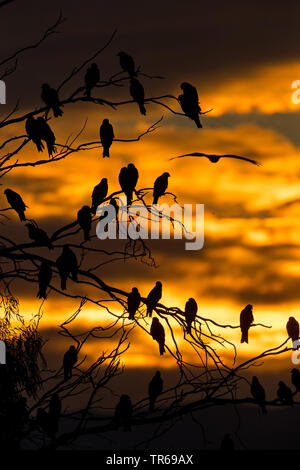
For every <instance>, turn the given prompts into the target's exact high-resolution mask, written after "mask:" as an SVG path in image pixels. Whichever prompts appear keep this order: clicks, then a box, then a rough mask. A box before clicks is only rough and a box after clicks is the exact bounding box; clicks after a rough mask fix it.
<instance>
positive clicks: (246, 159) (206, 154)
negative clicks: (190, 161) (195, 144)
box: [169, 152, 261, 166]
mask: <svg viewBox="0 0 300 470" xmlns="http://www.w3.org/2000/svg"><path fill="white" fill-rule="evenodd" d="M183 157H206V158H209V157H219V158H237V159H238V160H245V161H246V162H249V163H252V164H253V165H257V166H261V164H260V163H259V162H257V161H256V160H251V159H250V158H247V157H240V156H239V155H210V154H208V153H200V152H194V153H186V154H184V155H179V156H178V157H173V158H170V159H169V160H175V159H176V158H183Z"/></svg>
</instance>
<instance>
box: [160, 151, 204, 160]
mask: <svg viewBox="0 0 300 470" xmlns="http://www.w3.org/2000/svg"><path fill="white" fill-rule="evenodd" d="M207 156H208V155H206V153H199V152H194V153H185V154H184V155H179V156H178V157H173V158H169V160H175V159H176V158H183V157H207Z"/></svg>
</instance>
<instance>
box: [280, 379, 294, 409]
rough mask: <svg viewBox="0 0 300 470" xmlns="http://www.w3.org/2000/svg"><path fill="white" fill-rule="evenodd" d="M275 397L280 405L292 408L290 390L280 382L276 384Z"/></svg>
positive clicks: (292, 401) (292, 402)
mask: <svg viewBox="0 0 300 470" xmlns="http://www.w3.org/2000/svg"><path fill="white" fill-rule="evenodd" d="M277 395H278V398H279V401H281V403H283V404H285V405H290V406H293V404H294V400H293V394H292V390H291V389H290V388H289V387H288V386H287V385H285V383H284V382H282V381H280V382H279V383H278V390H277Z"/></svg>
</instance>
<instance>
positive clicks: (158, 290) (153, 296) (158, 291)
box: [146, 281, 162, 317]
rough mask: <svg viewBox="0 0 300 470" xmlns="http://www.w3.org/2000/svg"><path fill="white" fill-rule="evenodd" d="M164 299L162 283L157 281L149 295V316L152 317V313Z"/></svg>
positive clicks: (147, 302)
mask: <svg viewBox="0 0 300 470" xmlns="http://www.w3.org/2000/svg"><path fill="white" fill-rule="evenodd" d="M161 297H162V283H161V282H160V281H157V282H156V284H155V286H154V287H153V289H151V291H150V292H149V294H148V297H147V301H146V305H147V315H149V317H152V312H153V310H154V309H155V307H156V306H157V304H158V302H159V301H160V299H161Z"/></svg>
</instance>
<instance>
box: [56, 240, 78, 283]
mask: <svg viewBox="0 0 300 470" xmlns="http://www.w3.org/2000/svg"><path fill="white" fill-rule="evenodd" d="M56 266H57V268H58V272H59V275H60V278H61V288H62V290H65V289H66V287H67V279H68V277H69V275H70V274H71V277H72V279H73V281H75V282H77V281H78V279H77V271H78V263H77V258H76V255H75V253H74V252H73V251H72V250H71V248H69V247H68V246H67V245H65V246H64V247H63V251H62V254H61V255H60V256H59V257H58V258H57V260H56Z"/></svg>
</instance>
